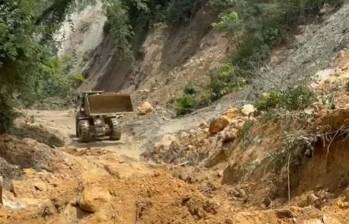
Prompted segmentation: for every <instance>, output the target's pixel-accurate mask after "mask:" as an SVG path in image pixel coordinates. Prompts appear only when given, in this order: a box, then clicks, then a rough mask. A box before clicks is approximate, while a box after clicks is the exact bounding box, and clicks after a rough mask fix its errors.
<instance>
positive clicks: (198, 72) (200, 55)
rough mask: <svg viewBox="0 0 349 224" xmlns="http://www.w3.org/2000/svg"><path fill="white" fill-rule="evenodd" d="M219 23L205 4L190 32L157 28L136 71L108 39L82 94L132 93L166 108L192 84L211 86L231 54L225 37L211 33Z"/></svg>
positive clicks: (185, 28) (138, 59)
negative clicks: (211, 79)
mask: <svg viewBox="0 0 349 224" xmlns="http://www.w3.org/2000/svg"><path fill="white" fill-rule="evenodd" d="M216 19H217V13H216V12H214V11H213V10H212V9H211V8H210V6H209V4H208V3H207V2H206V3H205V4H203V6H202V7H201V8H200V9H199V10H198V11H197V12H196V14H195V16H193V18H192V20H191V22H190V23H189V24H188V25H186V26H180V27H165V26H163V25H157V26H155V27H154V28H153V29H152V30H151V31H150V32H149V34H148V35H147V37H146V39H145V41H144V43H143V46H142V47H141V49H138V54H137V57H136V62H135V64H134V66H133V67H131V66H130V64H131V62H130V61H127V60H126V61H125V60H121V61H120V58H117V57H116V56H115V49H113V45H112V39H111V37H110V36H108V35H107V36H106V37H105V38H104V41H103V43H102V44H101V45H100V46H99V47H98V48H97V50H96V52H95V55H94V58H93V61H92V63H91V64H90V68H89V69H88V70H87V71H86V75H87V76H88V78H87V80H86V82H85V83H83V85H82V86H81V89H83V90H87V89H101V90H112V91H120V90H121V91H123V92H126V93H132V94H133V95H134V98H135V99H136V100H143V99H149V101H151V103H154V102H158V103H160V104H162V105H164V104H166V103H167V102H168V101H169V100H171V99H173V98H174V97H177V96H178V95H179V94H181V93H182V90H183V89H184V87H185V85H186V84H187V83H188V82H189V81H193V82H195V83H196V84H198V85H203V84H206V83H207V82H208V71H209V70H211V69H212V68H215V67H217V66H219V65H220V64H221V63H222V61H224V59H225V57H226V55H227V54H228V52H229V51H230V48H231V45H230V42H229V39H228V38H226V37H225V35H224V34H223V33H217V32H215V31H213V30H212V27H211V24H212V23H213V22H214V21H215V20H216Z"/></svg>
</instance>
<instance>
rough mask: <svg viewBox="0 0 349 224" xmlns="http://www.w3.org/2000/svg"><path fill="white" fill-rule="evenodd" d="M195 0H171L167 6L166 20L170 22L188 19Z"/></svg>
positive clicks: (182, 21)
mask: <svg viewBox="0 0 349 224" xmlns="http://www.w3.org/2000/svg"><path fill="white" fill-rule="evenodd" d="M194 3H195V0H172V1H171V2H170V4H169V6H168V8H167V15H166V20H167V22H169V23H172V24H183V23H187V22H189V21H190V18H191V16H192V10H193V6H194Z"/></svg>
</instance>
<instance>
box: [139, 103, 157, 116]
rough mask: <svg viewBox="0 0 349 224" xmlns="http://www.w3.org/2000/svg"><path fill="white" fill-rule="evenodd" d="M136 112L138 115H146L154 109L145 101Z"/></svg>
mask: <svg viewBox="0 0 349 224" xmlns="http://www.w3.org/2000/svg"><path fill="white" fill-rule="evenodd" d="M137 110H138V113H139V114H140V115H146V114H149V113H151V112H153V111H154V107H153V106H152V105H151V104H150V103H149V102H148V101H145V102H144V103H142V105H141V106H139V107H138V108H137Z"/></svg>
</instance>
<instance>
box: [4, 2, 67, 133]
mask: <svg viewBox="0 0 349 224" xmlns="http://www.w3.org/2000/svg"><path fill="white" fill-rule="evenodd" d="M72 2H73V1H72V0H54V1H51V2H47V1H45V0H39V1H38V0H12V1H1V2H0V96H1V97H0V133H1V132H5V131H6V130H8V129H9V128H10V126H11V124H12V119H13V116H14V113H13V109H12V108H13V105H14V99H16V101H18V100H25V101H27V100H29V99H30V100H33V99H32V98H31V96H35V95H36V92H38V91H39V89H40V86H45V85H49V83H51V84H52V83H56V81H53V80H54V79H56V78H55V77H54V76H53V72H52V70H51V69H52V66H53V65H52V58H53V55H54V54H53V53H52V52H53V49H52V46H53V45H54V44H53V41H52V34H53V32H54V30H55V29H56V28H57V26H58V24H59V22H60V21H62V20H63V19H64V16H65V13H66V12H67V10H68V9H69V7H71V4H72ZM53 69H54V68H53ZM55 85H58V86H59V85H60V84H58V83H57V84H55ZM47 89H50V87H48V88H47ZM52 91H53V90H52ZM56 91H57V92H55V93H58V92H60V90H59V89H56Z"/></svg>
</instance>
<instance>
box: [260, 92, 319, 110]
mask: <svg viewBox="0 0 349 224" xmlns="http://www.w3.org/2000/svg"><path fill="white" fill-rule="evenodd" d="M314 100H315V95H314V93H313V92H312V91H311V90H309V89H308V88H306V87H304V86H297V87H294V88H288V89H287V90H283V91H282V90H275V91H272V92H270V93H269V94H267V95H265V96H262V97H261V98H260V99H259V100H258V101H257V103H256V108H257V109H258V110H259V111H269V110H271V109H285V110H288V111H295V110H303V109H305V108H307V107H308V106H310V105H311V103H313V102H314Z"/></svg>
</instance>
